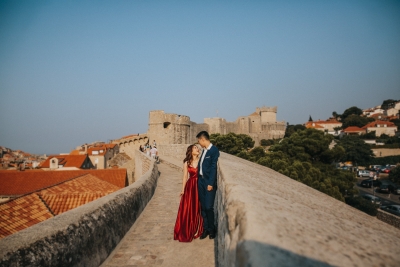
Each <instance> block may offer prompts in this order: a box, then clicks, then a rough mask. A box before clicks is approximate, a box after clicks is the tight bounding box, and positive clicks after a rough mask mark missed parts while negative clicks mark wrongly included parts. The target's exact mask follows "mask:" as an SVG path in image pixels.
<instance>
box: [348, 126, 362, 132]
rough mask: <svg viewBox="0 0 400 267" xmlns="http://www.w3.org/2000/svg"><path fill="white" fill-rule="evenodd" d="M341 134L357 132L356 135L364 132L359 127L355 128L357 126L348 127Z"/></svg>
mask: <svg viewBox="0 0 400 267" xmlns="http://www.w3.org/2000/svg"><path fill="white" fill-rule="evenodd" d="M343 132H345V133H350V132H353V133H354V132H357V133H358V132H365V130H364V129H362V128H360V127H357V126H350V127H347V128H346V129H344V130H343Z"/></svg>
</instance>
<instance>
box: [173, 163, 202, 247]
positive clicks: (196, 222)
mask: <svg viewBox="0 0 400 267" xmlns="http://www.w3.org/2000/svg"><path fill="white" fill-rule="evenodd" d="M188 172H189V179H188V180H187V182H186V185H185V190H184V193H183V195H182V197H181V203H180V204H179V209H178V215H177V216H176V223H175V228H174V240H179V242H191V241H192V240H193V239H194V238H198V237H199V236H200V235H201V234H202V233H203V217H201V206H200V201H199V192H198V190H197V179H198V177H197V168H194V167H190V166H189V167H188Z"/></svg>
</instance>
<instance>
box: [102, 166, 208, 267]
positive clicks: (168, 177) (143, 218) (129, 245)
mask: <svg viewBox="0 0 400 267" xmlns="http://www.w3.org/2000/svg"><path fill="white" fill-rule="evenodd" d="M171 161H173V162H174V159H171ZM175 161H176V160H175ZM164 162H165V161H164ZM158 169H159V171H160V177H159V180H158V185H157V189H156V191H155V194H154V196H153V198H152V199H151V200H150V202H149V203H148V204H147V206H146V208H145V209H144V211H143V212H142V214H141V215H140V217H139V218H138V220H137V221H136V222H135V224H134V225H133V226H132V227H131V229H130V230H129V231H128V233H126V235H125V236H124V238H123V239H122V240H121V242H120V243H119V244H118V246H117V247H116V248H115V249H114V251H113V252H112V253H111V254H110V256H109V257H108V258H107V260H106V261H105V262H104V263H103V264H102V265H101V266H102V267H112V266H194V267H196V266H215V252H214V248H215V245H214V242H215V240H210V239H208V238H206V239H203V240H200V239H195V240H193V241H192V242H191V243H180V242H178V241H175V240H173V233H174V226H175V220H176V215H177V211H178V207H179V202H180V197H179V192H180V191H181V186H182V172H181V171H179V170H178V169H177V168H173V167H171V164H168V165H167V164H166V163H161V164H159V165H158Z"/></svg>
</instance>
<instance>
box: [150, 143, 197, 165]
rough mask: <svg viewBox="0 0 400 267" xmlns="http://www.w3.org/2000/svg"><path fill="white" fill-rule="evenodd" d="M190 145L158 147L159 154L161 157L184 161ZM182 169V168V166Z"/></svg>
mask: <svg viewBox="0 0 400 267" xmlns="http://www.w3.org/2000/svg"><path fill="white" fill-rule="evenodd" d="M188 146H190V144H178V145H175V144H174V145H158V146H157V149H158V153H159V155H160V157H161V156H167V157H170V158H175V159H178V160H180V161H182V164H183V159H184V158H185V155H186V150H187V148H188ZM180 167H181V166H180Z"/></svg>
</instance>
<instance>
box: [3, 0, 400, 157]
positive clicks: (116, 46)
mask: <svg viewBox="0 0 400 267" xmlns="http://www.w3.org/2000/svg"><path fill="white" fill-rule="evenodd" d="M386 99H395V100H400V1H397V0H396V1H388V0H379V1H378V0H376V1H369V0H360V1H355V0H354V1H352V0H343V1H342V0H332V1H320V0H317V1H307V0H305V1H297V0H296V1H284V0H283V1H118V0H114V1H82V0H81V1H73V0H71V1H41V0H38V1H28V0H25V1H23V0H21V1H5V0H1V1H0V146H5V147H8V148H12V149H14V150H16V149H21V150H23V151H26V152H30V153H35V154H43V153H46V154H56V153H68V152H70V151H71V150H72V149H74V148H75V147H76V146H78V145H81V144H84V143H91V142H93V141H105V142H107V141H108V140H110V139H117V138H120V137H122V136H125V135H129V134H133V133H145V132H147V129H148V117H149V112H150V111H151V110H164V111H165V112H166V113H175V114H181V115H187V116H189V117H190V119H191V121H194V122H197V123H202V122H203V119H204V118H210V117H217V116H219V117H222V118H225V119H226V120H227V121H235V120H236V119H237V118H238V117H239V116H246V115H249V114H251V113H253V112H254V111H255V109H256V107H262V106H264V105H265V106H277V107H278V112H277V120H278V121H285V122H289V123H290V124H302V123H305V122H306V121H308V119H309V116H310V115H311V116H312V118H313V119H314V120H317V119H327V118H329V117H330V116H331V115H332V112H333V111H336V112H337V113H339V114H341V113H343V111H344V110H345V109H347V108H349V107H352V106H357V107H359V108H361V109H365V108H370V107H374V106H377V105H380V104H381V103H382V102H383V100H386Z"/></svg>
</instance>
